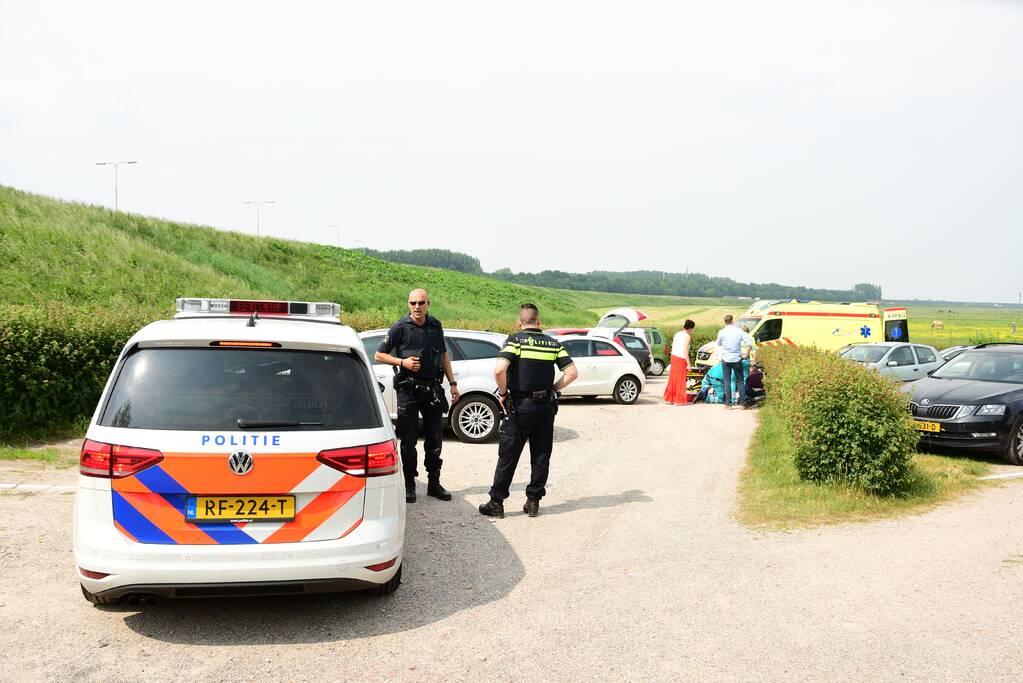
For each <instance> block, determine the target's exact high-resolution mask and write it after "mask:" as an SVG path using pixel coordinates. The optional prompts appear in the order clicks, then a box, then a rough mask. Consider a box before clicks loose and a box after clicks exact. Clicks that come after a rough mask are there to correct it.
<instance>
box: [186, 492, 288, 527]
mask: <svg viewBox="0 0 1023 683" xmlns="http://www.w3.org/2000/svg"><path fill="white" fill-rule="evenodd" d="M294 518H295V496H196V497H194V498H188V500H187V501H186V503H185V519H187V520H188V521H189V522H252V521H260V522H270V521H272V522H284V521H289V520H292V519H294Z"/></svg>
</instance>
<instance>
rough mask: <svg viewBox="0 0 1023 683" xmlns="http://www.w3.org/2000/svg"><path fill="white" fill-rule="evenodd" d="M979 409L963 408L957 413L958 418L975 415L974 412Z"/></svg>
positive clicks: (972, 407) (974, 407)
mask: <svg viewBox="0 0 1023 683" xmlns="http://www.w3.org/2000/svg"><path fill="white" fill-rule="evenodd" d="M976 409H977V406H961V407H960V408H959V410H958V411H957V412H956V414H955V416H956V417H966V416H967V415H973V411H974V410H976Z"/></svg>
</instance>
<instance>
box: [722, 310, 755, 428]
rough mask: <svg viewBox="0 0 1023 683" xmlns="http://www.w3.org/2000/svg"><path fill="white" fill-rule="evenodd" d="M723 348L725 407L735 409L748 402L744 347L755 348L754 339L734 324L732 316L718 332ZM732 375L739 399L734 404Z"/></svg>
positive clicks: (727, 316)
mask: <svg viewBox="0 0 1023 683" xmlns="http://www.w3.org/2000/svg"><path fill="white" fill-rule="evenodd" d="M717 343H718V346H719V347H720V348H721V373H722V377H723V381H724V384H725V386H724V395H725V396H724V398H725V407H726V408H734V407H736V406H738V405H739V404H741V403H745V402H746V373H745V368H743V364H742V356H743V349H742V347H743V346H748V347H750V348H752V347H753V337H751V336H749V334H748V333H746V332H743V331H742V330H741V329H740V328H738V327H736V326H735V325H733V324H732V316H731V315H726V316H725V326H724V327H722V328H721V330H720V331H719V332H718V338H717ZM732 373H735V378H736V379H735V383H736V389H737V390H738V392H739V397H738V398H737V399H736V400H735V402H734V403H733V402H732Z"/></svg>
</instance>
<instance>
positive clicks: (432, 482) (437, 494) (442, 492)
mask: <svg viewBox="0 0 1023 683" xmlns="http://www.w3.org/2000/svg"><path fill="white" fill-rule="evenodd" d="M427 481H428V483H427V485H426V495H428V496H433V497H434V498H439V499H440V500H451V493H450V492H448V490H447V489H446V488H444V487H443V486H441V485H440V472H430V473H429V474H428V475H427Z"/></svg>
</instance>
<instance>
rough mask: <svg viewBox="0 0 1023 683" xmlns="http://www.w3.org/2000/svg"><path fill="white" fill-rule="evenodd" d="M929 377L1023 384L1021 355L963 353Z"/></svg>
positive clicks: (982, 352)
mask: <svg viewBox="0 0 1023 683" xmlns="http://www.w3.org/2000/svg"><path fill="white" fill-rule="evenodd" d="M931 377H937V378H939V379H969V380H976V381H980V382H1013V383H1019V384H1023V353H1005V352H1001V353H999V352H997V351H980V350H978V351H964V352H963V353H961V354H960V355H958V356H956V357H955V358H953V359H952V360H950V361H948V362H947V363H945V364H944V365H942V366H941V367H940V368H938V369H937V370H935V371H934V372H933V373H932V374H931Z"/></svg>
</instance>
